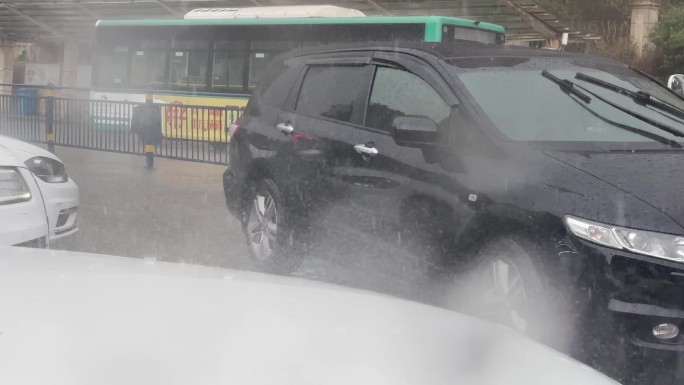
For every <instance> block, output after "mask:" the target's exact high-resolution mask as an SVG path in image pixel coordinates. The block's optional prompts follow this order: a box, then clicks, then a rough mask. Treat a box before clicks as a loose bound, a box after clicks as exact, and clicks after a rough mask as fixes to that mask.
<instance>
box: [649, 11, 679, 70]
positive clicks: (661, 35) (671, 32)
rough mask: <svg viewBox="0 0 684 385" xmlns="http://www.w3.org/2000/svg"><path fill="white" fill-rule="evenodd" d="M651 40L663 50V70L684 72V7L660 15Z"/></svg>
mask: <svg viewBox="0 0 684 385" xmlns="http://www.w3.org/2000/svg"><path fill="white" fill-rule="evenodd" d="M651 40H652V41H653V43H655V44H656V45H657V46H659V47H661V48H662V50H663V55H664V60H663V66H662V67H663V68H662V69H663V70H665V71H669V72H682V71H684V7H674V8H671V9H669V10H668V11H667V12H665V13H664V14H663V15H661V18H660V20H659V21H658V24H656V26H655V28H654V29H653V33H652V35H651Z"/></svg>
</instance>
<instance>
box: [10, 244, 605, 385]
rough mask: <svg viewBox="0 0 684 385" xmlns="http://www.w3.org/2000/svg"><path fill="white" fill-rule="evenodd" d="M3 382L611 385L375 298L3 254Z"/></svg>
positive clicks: (93, 259) (455, 322)
mask: <svg viewBox="0 0 684 385" xmlns="http://www.w3.org/2000/svg"><path fill="white" fill-rule="evenodd" d="M0 293H1V294H0V333H1V334H0V384H3V385H4V384H7V385H18V384H22V385H39V384H40V385H44V384H51V385H67V384H68V385H92V384H98V385H109V384H111V385H114V384H145V385H181V384H182V385H187V384H195V385H204V384H212V385H214V384H241V385H250V384H255V385H265V384H274V385H275V384H278V385H281V384H317V385H327V384H340V385H350V384H369V385H385V384H387V385H404V384H406V385H417V384H420V385H437V384H439V385H442V384H444V385H454V384H463V385H470V384H477V385H498V384H501V385H503V384H506V385H542V384H543V385H549V384H554V385H569V384H574V385H608V384H616V383H615V382H614V381H612V380H610V379H608V378H607V377H605V376H603V375H602V374H599V373H598V372H596V371H594V370H593V369H591V368H589V367H587V366H585V365H582V364H580V363H578V362H576V361H574V360H572V359H570V358H568V357H567V356H564V355H562V354H561V353H557V352H556V351H554V350H551V349H550V348H548V347H546V346H543V345H540V344H538V343H536V342H533V341H531V340H528V339H527V338H525V337H524V336H522V335H520V334H518V333H516V332H514V331H512V330H509V329H507V328H505V327H503V326H498V325H494V324H491V323H488V322H486V321H481V320H478V319H475V318H471V317H468V316H465V315H462V314H459V313H456V312H452V311H448V310H444V309H439V308H435V307H431V306H427V305H421V304H418V303H415V302H410V301H405V300H400V299H395V298H391V297H388V296H384V295H379V294H374V293H371V292H366V291H361V290H354V289H349V288H343V287H338V286H334V285H329V284H323V283H318V282H312V281H307V280H304V279H298V278H287V277H281V276H273V275H266V274H259V273H251V272H244V271H235V270H227V269H220V268H214V267H204V266H193V265H186V264H176V263H169V262H159V261H154V260H151V259H147V260H145V259H133V258H123V257H108V256H102V255H94V254H83V253H73V252H66V251H54V250H37V249H26V248H16V247H4V248H3V247H0Z"/></svg>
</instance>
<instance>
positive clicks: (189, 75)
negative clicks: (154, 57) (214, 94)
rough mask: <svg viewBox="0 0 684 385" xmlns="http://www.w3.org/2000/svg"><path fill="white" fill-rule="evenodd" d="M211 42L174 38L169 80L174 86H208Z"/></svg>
mask: <svg viewBox="0 0 684 385" xmlns="http://www.w3.org/2000/svg"><path fill="white" fill-rule="evenodd" d="M208 50H209V44H208V42H206V41H199V40H174V41H173V43H172V46H171V68H170V72H169V82H170V85H171V87H172V88H175V89H181V90H201V89H204V88H206V86H207V68H208V64H209V62H208V58H209V56H208V55H209V52H208Z"/></svg>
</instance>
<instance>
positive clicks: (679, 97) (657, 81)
mask: <svg viewBox="0 0 684 385" xmlns="http://www.w3.org/2000/svg"><path fill="white" fill-rule="evenodd" d="M629 69H631V70H632V71H634V72H636V73H638V74H639V75H641V76H644V77H646V78H648V79H649V80H651V81H652V82H653V83H655V84H657V85H659V86H660V88H663V89H664V90H666V91H667V92H668V93H669V94H670V95H674V96H676V97H677V99H680V100H684V96H682V95H680V94H678V93H676V92H674V91H673V90H672V89H670V87H668V86H667V84H663V82H661V81H660V80H658V79H656V78H654V77H653V76H651V75H649V74H647V73H646V72H644V71H642V70H640V69H637V68H634V67H632V66H629Z"/></svg>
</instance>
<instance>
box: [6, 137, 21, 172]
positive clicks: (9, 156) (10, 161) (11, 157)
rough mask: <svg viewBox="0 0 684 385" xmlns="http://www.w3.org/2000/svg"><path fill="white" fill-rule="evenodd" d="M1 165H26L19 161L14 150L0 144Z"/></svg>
mask: <svg viewBox="0 0 684 385" xmlns="http://www.w3.org/2000/svg"><path fill="white" fill-rule="evenodd" d="M0 143H2V142H0ZM0 166H10V167H24V164H23V163H22V162H21V161H19V159H18V158H17V156H16V155H15V154H14V152H13V151H11V150H10V149H8V148H5V147H3V146H2V144H0Z"/></svg>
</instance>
